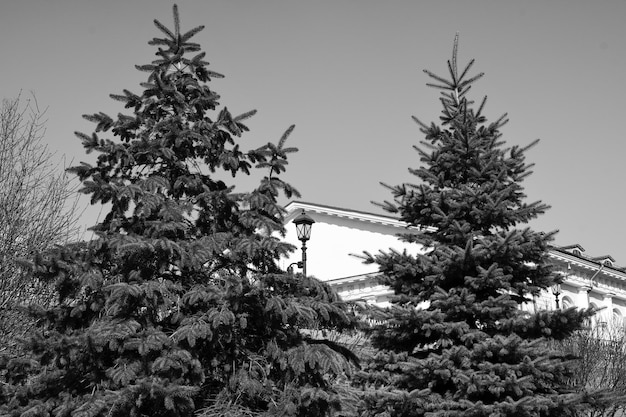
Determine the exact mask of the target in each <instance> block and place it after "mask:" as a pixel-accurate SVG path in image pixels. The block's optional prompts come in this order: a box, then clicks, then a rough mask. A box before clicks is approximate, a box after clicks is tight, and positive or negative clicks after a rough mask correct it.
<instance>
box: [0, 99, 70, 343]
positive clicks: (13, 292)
mask: <svg viewBox="0 0 626 417" xmlns="http://www.w3.org/2000/svg"><path fill="white" fill-rule="evenodd" d="M45 114H46V111H45V110H42V109H40V108H39V106H38V104H37V100H36V99H35V97H34V96H33V97H32V99H26V100H25V99H23V98H22V96H21V95H20V96H18V97H15V98H12V99H5V100H3V101H2V105H1V107H0V190H2V193H0V334H2V335H3V337H2V338H1V340H0V354H2V353H9V354H12V355H16V354H18V352H17V351H16V350H15V349H16V346H17V339H18V338H19V337H21V336H23V335H25V334H26V333H27V332H29V331H30V329H31V328H32V327H33V323H32V321H31V320H29V319H28V317H27V316H26V315H25V314H23V313H22V312H21V311H20V309H19V303H20V302H23V301H24V300H31V301H32V300H35V299H36V300H38V301H39V302H43V303H45V302H48V301H50V291H49V290H48V288H46V286H44V285H41V283H39V282H37V281H33V280H31V279H30V277H28V275H27V274H25V273H24V271H23V270H22V268H21V267H20V265H19V260H20V259H22V258H25V257H28V256H30V255H31V254H32V253H34V252H36V251H42V250H45V249H47V248H50V247H52V246H54V245H55V244H63V243H67V242H68V241H69V240H70V239H73V238H76V237H77V231H78V228H77V225H76V222H77V218H78V210H77V208H78V207H77V205H76V200H75V199H72V196H73V195H74V193H75V191H76V190H75V187H74V186H73V185H72V182H71V180H70V177H69V176H68V174H66V173H65V172H63V171H62V170H59V169H58V168H59V167H58V164H59V163H58V162H57V161H56V158H55V155H53V154H52V153H51V152H50V151H49V150H48V147H47V146H46V144H45V142H44V137H45V125H46V120H45Z"/></svg>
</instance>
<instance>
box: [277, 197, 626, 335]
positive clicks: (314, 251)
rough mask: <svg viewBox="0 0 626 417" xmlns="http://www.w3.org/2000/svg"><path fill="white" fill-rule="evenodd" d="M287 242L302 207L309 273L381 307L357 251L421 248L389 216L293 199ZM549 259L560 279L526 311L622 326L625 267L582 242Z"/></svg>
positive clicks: (379, 290)
mask: <svg viewBox="0 0 626 417" xmlns="http://www.w3.org/2000/svg"><path fill="white" fill-rule="evenodd" d="M285 209H286V210H287V215H286V218H285V228H286V231H287V235H286V237H285V240H286V241H287V242H289V243H291V244H293V245H294V246H296V247H298V248H300V247H301V246H302V244H301V243H300V242H299V241H298V238H297V236H296V227H295V225H294V224H293V219H294V218H295V217H297V216H298V215H299V214H300V213H302V211H303V210H304V211H305V212H306V214H307V215H308V216H309V217H311V218H312V219H313V220H314V221H315V223H314V224H313V227H312V233H311V238H310V240H309V241H307V242H306V247H307V251H306V253H307V259H308V260H307V275H311V276H314V277H316V278H318V279H320V280H321V281H325V282H327V283H329V284H330V285H331V286H333V287H334V288H335V289H336V290H337V292H338V293H339V294H340V296H341V297H342V298H343V299H344V300H346V301H353V300H363V301H366V302H370V303H376V304H378V305H381V306H387V305H389V297H390V296H391V295H392V292H391V290H390V289H389V288H387V287H385V286H381V285H379V284H378V283H377V280H376V275H377V273H378V268H377V265H375V264H364V263H363V259H362V258H360V257H359V255H363V252H364V251H367V252H369V253H372V254H373V253H377V252H378V251H380V250H383V251H388V250H390V249H393V250H398V251H402V250H405V249H406V250H407V251H408V252H409V253H418V252H419V251H421V250H423V248H422V247H420V246H419V245H417V244H410V245H409V244H406V243H404V242H402V241H400V240H399V239H398V238H397V234H398V233H410V232H411V230H412V229H409V228H407V226H406V224H405V223H403V222H401V221H400V220H398V219H396V218H393V217H391V216H385V215H379V214H372V213H367V212H362V211H356V210H349V209H343V208H338V207H331V206H325V205H321V204H314V203H305V202H300V201H292V202H290V203H289V204H287V206H285ZM301 259H302V252H301V250H300V249H298V250H296V251H295V252H293V253H292V254H291V255H290V257H289V258H285V259H283V260H281V262H282V265H281V266H282V267H283V268H285V269H286V268H287V267H289V266H290V265H291V266H292V267H293V266H295V265H293V264H294V263H296V262H298V261H300V260H301ZM549 259H550V261H551V262H552V264H553V265H554V269H555V271H556V272H557V273H560V274H562V276H563V283H562V284H561V285H560V286H558V287H557V286H555V287H554V288H551V289H550V291H547V292H546V293H544V294H541V295H540V296H538V297H536V298H535V299H534V300H533V302H532V303H528V304H527V305H524V306H522V308H523V309H528V310H529V311H533V310H537V309H553V308H567V307H571V306H576V307H579V308H586V307H595V308H600V309H602V310H601V311H600V312H599V313H598V314H596V317H595V322H596V324H598V325H600V326H605V325H609V324H611V325H619V326H624V317H625V316H626V269H624V268H621V267H618V266H617V265H615V264H614V262H615V260H614V259H613V258H612V257H611V256H610V255H606V256H600V257H591V256H588V255H587V254H586V253H585V250H584V249H583V247H582V246H580V245H578V244H575V245H570V246H563V247H552V248H551V249H550V251H549Z"/></svg>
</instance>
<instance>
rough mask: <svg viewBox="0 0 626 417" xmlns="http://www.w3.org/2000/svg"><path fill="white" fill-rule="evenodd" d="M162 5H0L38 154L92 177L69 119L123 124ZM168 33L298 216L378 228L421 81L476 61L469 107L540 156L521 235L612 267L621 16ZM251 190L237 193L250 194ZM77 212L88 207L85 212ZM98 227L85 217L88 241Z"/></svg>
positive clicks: (624, 258) (622, 227)
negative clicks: (212, 76)
mask: <svg viewBox="0 0 626 417" xmlns="http://www.w3.org/2000/svg"><path fill="white" fill-rule="evenodd" d="M172 4H173V3H172V2H169V1H163V0H108V1H98V0H54V1H51V0H2V1H1V2H0V53H1V54H2V57H3V58H2V62H3V64H2V73H1V74H2V76H1V77H0V96H1V97H2V98H10V97H15V96H16V95H17V94H19V93H20V91H21V92H22V96H24V97H28V96H30V95H31V94H34V95H35V96H36V98H37V101H38V103H39V105H40V106H41V107H47V114H46V115H47V120H48V121H47V131H46V137H45V140H46V142H47V143H48V145H49V148H50V149H51V150H53V151H55V152H56V154H57V156H58V157H61V156H64V157H65V158H66V159H67V160H70V161H73V162H74V163H78V162H80V161H86V162H93V161H94V156H93V155H86V154H85V152H84V150H83V148H82V146H81V144H80V141H79V140H78V139H77V138H76V137H75V135H74V133H73V132H75V131H81V132H85V133H88V134H90V133H91V132H93V128H94V126H93V125H92V124H91V123H89V122H87V121H85V120H84V119H82V117H81V115H83V114H88V113H96V112H100V111H103V112H105V113H108V114H110V115H112V116H114V115H116V114H117V113H118V112H124V111H125V109H123V106H121V105H120V104H119V103H117V102H115V101H113V100H111V99H110V98H109V94H111V93H119V92H121V91H122V89H129V90H131V91H134V92H140V91H141V88H140V86H139V83H140V82H142V81H144V80H145V75H146V74H145V73H141V72H139V71H137V70H135V68H134V65H136V64H147V63H149V62H151V61H152V59H153V58H154V52H155V51H156V50H155V49H154V47H152V46H149V45H148V44H147V42H148V41H149V40H150V39H152V38H153V37H155V36H160V32H159V31H158V30H157V29H156V27H155V26H154V24H153V20H154V19H158V20H159V21H161V22H162V23H164V24H165V25H166V26H168V27H171V26H173V25H172V12H171V8H172ZM178 6H179V10H180V16H181V25H182V30H189V29H191V28H193V27H196V26H198V25H205V26H206V27H205V29H204V30H203V31H202V32H200V33H199V34H197V35H196V36H195V37H194V40H195V41H196V42H198V43H200V44H201V46H202V48H203V50H204V51H205V52H206V53H207V60H208V61H209V62H210V63H211V66H210V69H212V70H213V71H217V72H219V73H222V74H224V75H225V76H226V77H225V78H223V79H217V80H214V81H212V84H211V87H212V89H213V90H215V91H216V92H217V93H218V94H220V96H221V97H222V98H221V100H220V102H221V104H222V105H223V106H227V107H228V109H229V110H230V111H231V112H232V113H234V114H239V113H243V112H246V111H248V110H251V109H256V110H258V113H257V114H256V115H255V116H254V118H252V119H251V120H250V121H249V123H248V126H249V128H250V132H247V133H246V134H244V136H243V137H242V142H241V146H242V147H243V148H246V147H247V148H250V149H252V148H256V147H258V146H261V145H263V144H265V143H267V142H268V141H277V140H278V139H279V138H280V136H281V135H282V133H283V132H284V131H285V130H286V129H287V128H288V127H289V126H290V125H291V124H295V125H296V128H295V130H294V132H293V133H292V135H291V136H290V138H289V141H288V144H289V145H290V146H295V147H297V148H298V149H299V152H298V153H297V154H295V155H293V156H292V157H291V159H290V163H289V169H288V171H287V173H286V174H285V175H284V178H285V180H286V181H288V182H290V183H291V184H292V185H294V186H295V187H296V188H297V189H298V190H299V191H300V192H301V194H302V197H301V198H300V200H302V201H306V202H313V203H319V204H324V205H330V206H336V207H341V208H348V209H355V210H361V211H367V212H373V213H379V214H384V212H382V211H381V209H379V208H378V207H377V206H375V205H373V204H372V203H371V202H372V201H378V202H381V201H383V200H388V199H391V195H390V193H389V191H388V190H387V189H386V188H384V187H382V186H381V185H380V182H385V183H388V184H392V185H395V184H400V183H404V182H414V179H415V178H414V177H412V176H411V175H410V174H409V172H408V168H410V167H412V168H415V167H417V166H419V158H418V155H417V153H416V152H415V151H414V150H413V148H412V146H413V145H416V144H419V141H420V140H421V139H422V134H421V133H420V131H419V127H418V126H417V125H416V124H415V123H414V122H413V121H412V119H411V116H416V117H418V118H419V119H420V120H423V121H425V122H428V123H430V122H431V121H437V120H438V117H439V113H440V104H439V101H438V96H439V92H438V91H437V90H435V89H432V88H429V87H427V86H426V85H425V84H426V82H429V81H430V80H429V78H428V77H427V76H426V74H424V73H423V72H422V70H423V69H429V70H431V71H433V72H435V73H438V74H445V70H446V61H447V60H448V59H449V58H450V56H451V51H452V44H453V40H454V36H455V33H457V32H459V34H460V45H459V63H460V64H461V65H462V64H464V63H466V62H468V61H469V60H470V59H472V58H475V59H476V63H475V64H474V67H473V68H474V70H475V71H476V72H485V73H486V75H485V76H484V77H483V78H482V79H481V80H480V81H478V83H477V84H476V85H475V86H474V87H473V88H472V90H471V93H470V98H473V99H475V100H480V99H481V98H482V96H484V95H487V96H488V102H487V107H486V112H485V114H486V116H487V117H488V118H489V119H490V120H495V119H496V118H498V117H499V116H500V115H502V114H503V113H508V116H509V119H510V122H509V123H508V124H507V125H506V126H505V127H504V128H503V129H502V133H503V139H504V140H505V141H506V142H507V143H508V144H509V145H526V144H528V143H530V142H532V141H533V140H534V139H536V138H540V139H541V141H540V142H539V144H538V145H537V146H536V147H534V148H533V149H532V150H530V151H529V152H528V154H527V161H528V162H532V163H535V167H534V169H533V170H534V174H533V175H532V176H531V177H529V178H528V179H527V180H526V181H525V183H524V184H525V190H526V194H527V195H528V199H529V201H535V200H542V201H543V202H545V203H547V204H549V205H550V206H551V209H550V210H549V211H548V212H547V213H546V214H544V215H543V216H541V217H540V218H538V219H537V220H534V221H533V222H532V223H531V226H532V227H533V228H535V229H537V230H543V231H546V232H547V231H552V230H556V229H558V230H559V233H558V234H557V235H556V239H555V241H554V244H556V245H569V244H573V243H578V244H580V245H582V247H583V248H584V249H586V254H587V255H589V256H601V255H612V256H613V257H614V258H615V259H616V262H617V264H619V265H626V245H625V236H626V222H624V206H625V203H626V196H625V191H624V187H623V185H622V182H623V178H624V177H625V173H626V165H625V164H624V153H625V152H624V151H625V150H626V134H625V132H624V127H623V125H622V123H621V122H622V121H624V119H625V118H626V112H625V110H626V104H625V97H626V83H625V82H624V81H623V79H624V76H626V42H625V41H626V25H624V24H623V22H624V20H625V19H626V1H624V0H614V1H609V0H600V1H594V2H590V1H581V0H552V1H546V0H541V1H507V0H503V1H495V0H489V1H487V0H473V1H450V0H441V1H366V0H362V1H348V0H336V1H330V0H317V1H308V2H305V1H287V0H284V1H275V0H264V1H238V0H231V1H209V0H196V1H194V0H180V1H179V2H178ZM262 175H265V173H264V172H263V173H261V172H260V173H256V174H253V176H252V178H249V179H244V180H241V181H240V182H238V183H237V187H238V188H237V189H238V190H240V191H245V190H248V189H250V188H251V187H252V186H253V185H254V184H256V182H257V181H258V179H259V178H260V177H261V176H262ZM85 204H86V203H85ZM99 215H100V209H99V208H98V207H88V208H86V209H85V211H84V213H83V216H82V218H81V222H82V223H83V224H85V225H89V226H90V225H93V224H94V223H95V222H96V220H97V218H98V216H99Z"/></svg>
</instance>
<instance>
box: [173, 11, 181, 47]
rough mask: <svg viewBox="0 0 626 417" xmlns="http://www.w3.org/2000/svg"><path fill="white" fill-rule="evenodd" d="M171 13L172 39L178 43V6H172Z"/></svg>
mask: <svg viewBox="0 0 626 417" xmlns="http://www.w3.org/2000/svg"><path fill="white" fill-rule="evenodd" d="M172 12H173V14H174V33H175V35H176V36H173V39H174V40H175V41H176V42H180V16H179V15H178V5H176V4H174V6H172Z"/></svg>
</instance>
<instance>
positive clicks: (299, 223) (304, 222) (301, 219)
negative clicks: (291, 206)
mask: <svg viewBox="0 0 626 417" xmlns="http://www.w3.org/2000/svg"><path fill="white" fill-rule="evenodd" d="M293 222H294V223H295V224H296V233H297V234H298V240H302V241H307V240H309V239H310V238H311V225H313V223H315V220H313V219H312V218H310V217H309V216H307V215H306V213H305V212H304V210H302V213H300V215H298V217H296V218H295V219H293Z"/></svg>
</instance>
